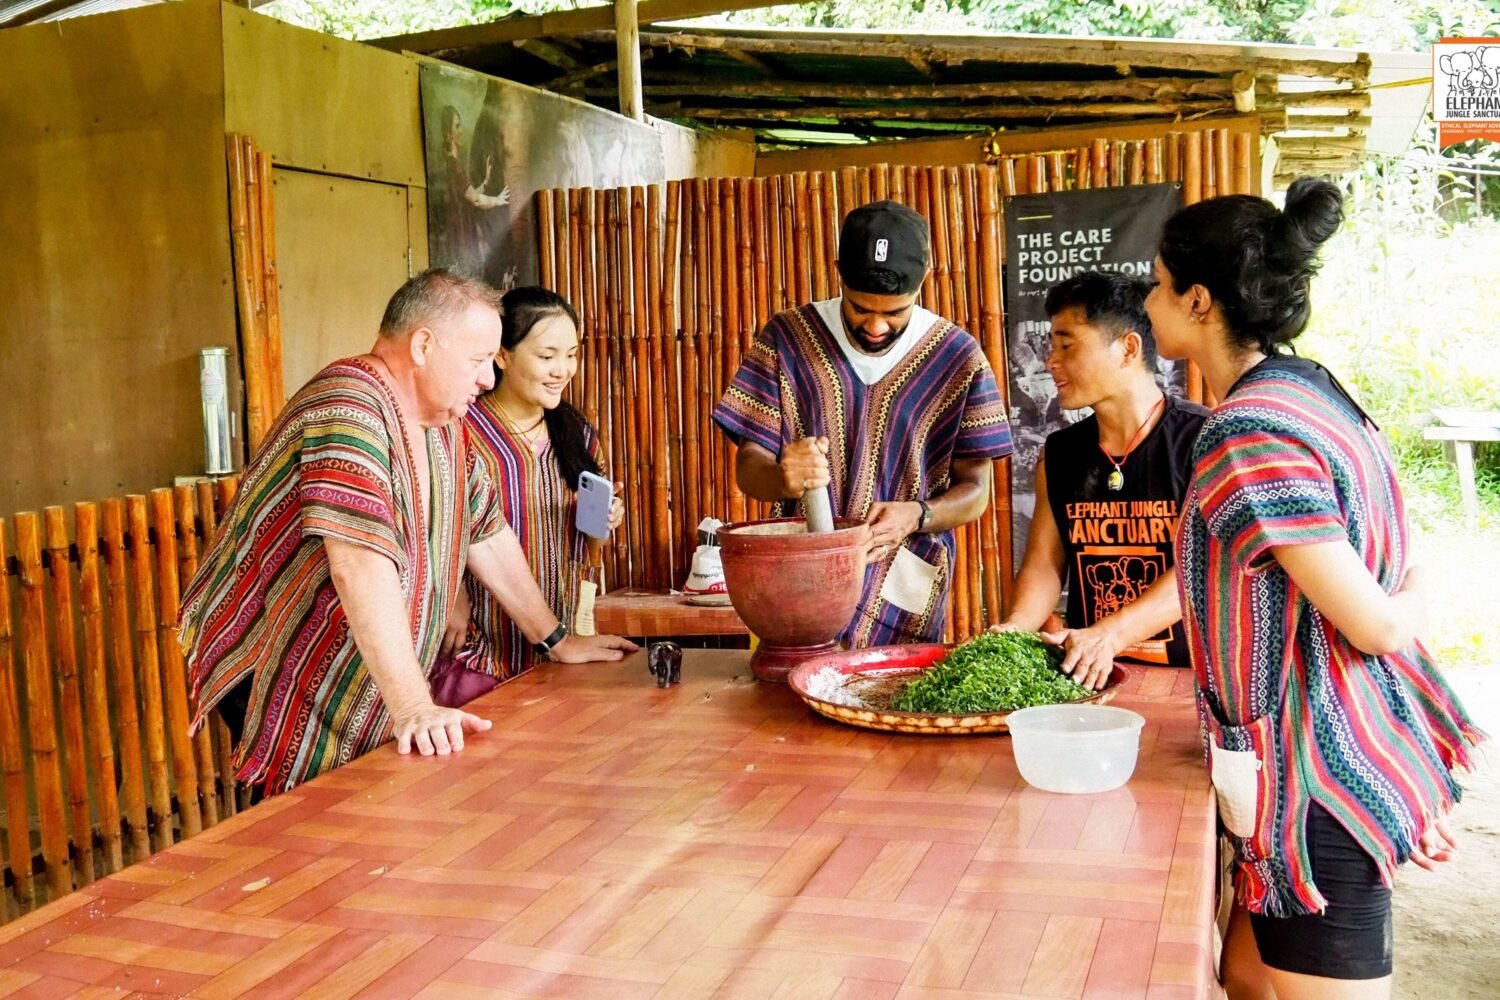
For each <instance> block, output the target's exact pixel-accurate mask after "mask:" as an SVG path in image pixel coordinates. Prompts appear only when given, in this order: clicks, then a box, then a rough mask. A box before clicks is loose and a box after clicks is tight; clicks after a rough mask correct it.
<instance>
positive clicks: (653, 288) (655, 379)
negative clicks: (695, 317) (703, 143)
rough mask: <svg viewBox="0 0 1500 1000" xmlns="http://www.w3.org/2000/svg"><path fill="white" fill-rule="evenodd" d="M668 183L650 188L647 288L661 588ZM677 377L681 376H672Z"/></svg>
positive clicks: (661, 586) (666, 468)
mask: <svg viewBox="0 0 1500 1000" xmlns="http://www.w3.org/2000/svg"><path fill="white" fill-rule="evenodd" d="M662 194H663V191H662V187H661V185H659V184H653V185H651V186H650V187H648V188H647V189H646V233H647V241H648V244H649V245H648V247H647V256H646V282H647V284H646V288H647V295H648V296H649V300H648V302H647V309H648V317H649V322H650V330H649V336H648V339H647V344H646V346H647V349H648V362H647V363H648V364H649V366H650V368H651V454H650V455H649V456H648V457H649V460H650V461H649V465H650V469H651V519H652V524H653V527H652V541H653V544H654V545H655V555H654V556H653V558H652V562H653V563H654V565H655V567H656V576H655V579H654V582H653V583H652V586H653V587H654V588H656V589H657V590H668V589H670V588H671V586H672V526H671V514H672V508H671V503H670V500H669V495H668V483H669V474H670V471H671V464H672V452H671V444H670V441H669V438H668V420H669V414H668V410H667V383H668V374H667V364H666V358H667V348H668V347H669V346H670V344H671V343H673V342H675V338H674V341H670V342H669V341H667V331H666V324H665V322H664V319H665V318H664V316H663V312H664V309H663V305H664V303H663V296H664V294H665V290H666V288H667V287H668V285H667V280H666V278H665V274H664V272H665V271H666V268H665V267H664V266H663V265H664V264H665V263H666V260H667V258H668V256H669V255H668V253H667V252H666V250H665V244H664V242H663V240H664V237H663V233H662V221H663V219H662ZM671 381H672V382H674V383H675V382H676V379H675V378H674V379H671Z"/></svg>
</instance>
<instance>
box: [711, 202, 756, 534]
mask: <svg viewBox="0 0 1500 1000" xmlns="http://www.w3.org/2000/svg"><path fill="white" fill-rule="evenodd" d="M719 205H720V206H721V207H722V209H723V215H722V216H721V224H720V238H719V246H720V248H721V250H722V251H723V260H724V264H723V269H722V270H721V271H720V272H719V273H720V275H721V277H722V280H723V285H724V309H723V314H724V340H723V348H722V354H721V357H722V358H723V362H724V364H723V368H722V370H721V374H720V381H719V387H718V389H717V391H716V392H715V393H714V397H715V398H716V399H721V398H723V395H724V392H725V390H726V389H728V388H729V383H730V380H731V379H733V378H734V373H735V371H736V370H738V368H739V364H740V342H741V341H740V337H741V322H742V317H743V315H744V310H743V305H742V303H743V300H744V297H745V295H747V294H750V289H748V288H746V287H745V285H744V272H743V270H742V267H741V259H742V253H743V251H744V250H745V248H744V247H743V246H741V244H740V229H741V227H740V217H741V214H742V213H741V211H740V200H739V191H738V190H737V188H736V185H735V182H734V181H733V180H732V179H730V178H724V179H722V180H720V181H719ZM721 440H723V439H721ZM721 451H722V452H723V453H724V455H725V465H724V469H725V481H726V483H729V484H731V486H730V490H729V495H728V499H729V511H730V517H731V520H734V521H744V520H747V519H748V518H747V514H748V508H747V505H746V502H745V500H746V498H745V494H744V493H742V492H741V491H740V489H739V488H738V485H737V484H735V477H734V475H733V472H732V470H733V469H734V467H735V464H734V463H735V456H736V449H735V447H734V446H733V445H732V444H729V443H728V442H727V441H726V442H725V443H724V447H723V448H722V449H721Z"/></svg>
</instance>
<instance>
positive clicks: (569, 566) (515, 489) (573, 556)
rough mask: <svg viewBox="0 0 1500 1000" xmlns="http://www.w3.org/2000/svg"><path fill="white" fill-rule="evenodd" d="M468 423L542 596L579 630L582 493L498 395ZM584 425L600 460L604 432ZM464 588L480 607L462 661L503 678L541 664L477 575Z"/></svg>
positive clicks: (474, 410)
mask: <svg viewBox="0 0 1500 1000" xmlns="http://www.w3.org/2000/svg"><path fill="white" fill-rule="evenodd" d="M464 424H465V426H466V427H467V429H468V432H469V446H470V447H471V448H473V449H474V450H475V451H476V452H477V453H480V454H481V455H482V456H483V457H484V458H485V460H486V461H488V462H489V463H490V464H491V466H492V467H493V469H494V476H495V484H496V489H497V493H498V497H499V503H500V509H501V512H502V513H503V515H504V517H505V521H506V523H507V524H509V525H510V526H511V528H512V529H513V530H514V531H515V533H516V540H517V541H518V542H520V543H521V549H522V551H524V552H525V553H526V561H527V563H528V564H529V565H530V566H531V572H532V575H533V576H535V577H536V582H537V586H538V587H539V588H540V589H541V592H542V596H543V597H544V598H546V601H547V605H548V606H549V607H550V608H551V609H552V613H553V614H555V615H557V618H558V621H560V622H562V623H563V624H564V625H566V626H567V627H568V628H569V630H571V629H572V628H573V618H574V611H575V609H576V608H577V606H578V593H579V586H580V585H581V583H582V581H583V572H584V567H585V565H586V561H587V560H586V551H585V537H584V535H583V533H582V532H580V531H579V530H578V528H577V527H576V524H575V522H576V518H577V511H578V494H577V493H575V492H573V490H572V489H571V488H570V487H569V486H568V483H567V480H566V479H564V478H563V471H562V466H561V465H560V464H559V463H558V460H557V453H556V452H555V451H553V449H552V442H551V441H550V440H547V439H546V438H544V439H543V440H542V442H541V444H540V445H539V446H538V447H537V449H536V450H535V451H533V450H532V448H531V446H530V444H528V443H527V441H526V438H525V435H523V434H520V433H519V432H517V431H516V430H514V429H513V428H512V427H511V426H510V425H509V424H508V422H507V421H506V419H505V417H504V416H503V415H502V414H501V412H500V409H499V403H498V401H497V400H496V399H495V394H494V393H493V392H489V393H486V394H485V395H483V396H481V397H479V400H478V401H477V402H476V403H475V404H474V405H473V406H471V407H469V412H468V415H467V416H465V417H464ZM584 426H585V444H586V446H587V447H588V449H589V452H590V453H591V454H592V455H593V456H594V460H595V461H596V462H599V461H600V454H599V443H598V442H599V439H598V435H597V434H596V433H595V432H594V430H593V428H591V427H588V425H586V424H585V425H584ZM601 464H602V463H601ZM464 585H465V587H466V588H467V589H468V593H469V602H470V607H471V608H472V609H473V610H472V612H471V614H470V621H471V627H470V629H469V640H468V643H467V644H466V646H465V648H464V650H463V651H462V652H461V653H460V654H459V659H460V662H461V663H463V664H464V665H465V666H467V667H469V668H471V669H474V670H483V671H485V672H486V673H493V674H494V675H495V676H497V677H499V678H500V679H501V680H509V679H510V678H512V677H514V676H516V675H517V674H519V673H521V672H523V671H525V670H528V669H530V668H531V666H532V665H533V664H534V663H535V662H536V652H535V650H534V649H533V648H532V645H531V642H530V640H528V639H527V638H526V636H525V635H523V634H522V632H521V630H520V628H519V627H518V626H517V625H516V623H515V622H513V621H511V619H510V618H509V617H508V616H507V615H506V614H505V610H504V609H503V608H501V607H500V602H499V601H497V600H495V598H494V596H493V595H492V594H490V592H489V591H487V590H485V589H484V586H483V585H482V584H480V583H479V581H478V580H476V579H475V578H474V577H473V576H472V575H466V576H465V578H464Z"/></svg>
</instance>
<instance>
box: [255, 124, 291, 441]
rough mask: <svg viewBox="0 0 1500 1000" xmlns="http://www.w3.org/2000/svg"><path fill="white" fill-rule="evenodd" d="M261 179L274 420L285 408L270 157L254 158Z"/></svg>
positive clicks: (270, 416)
mask: <svg viewBox="0 0 1500 1000" xmlns="http://www.w3.org/2000/svg"><path fill="white" fill-rule="evenodd" d="M256 166H257V168H258V170H259V176H260V229H261V287H262V288H263V289H264V292H263V296H262V297H263V301H264V303H265V325H264V330H265V334H266V361H267V364H266V387H267V389H268V390H269V392H270V398H269V403H270V406H271V409H270V411H269V412H268V413H267V414H266V419H267V421H268V422H269V421H272V420H274V419H275V418H276V417H277V416H278V415H279V414H280V413H281V409H282V407H284V406H285V405H286V378H285V372H284V371H283V370H282V358H281V286H280V275H279V273H278V269H277V265H276V190H275V183H274V178H273V176H272V172H271V168H272V164H271V154H270V153H261V154H260V155H259V156H257V157H256Z"/></svg>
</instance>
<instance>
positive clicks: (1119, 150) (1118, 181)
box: [1109, 139, 1127, 187]
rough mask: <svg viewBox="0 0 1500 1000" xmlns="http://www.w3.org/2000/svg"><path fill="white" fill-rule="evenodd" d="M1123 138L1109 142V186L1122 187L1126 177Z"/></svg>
mask: <svg viewBox="0 0 1500 1000" xmlns="http://www.w3.org/2000/svg"><path fill="white" fill-rule="evenodd" d="M1125 161H1126V152H1125V140H1124V139H1115V140H1114V141H1112V142H1111V143H1110V144H1109V184H1110V187H1124V186H1125V177H1126V166H1127V165H1126V162H1125Z"/></svg>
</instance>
